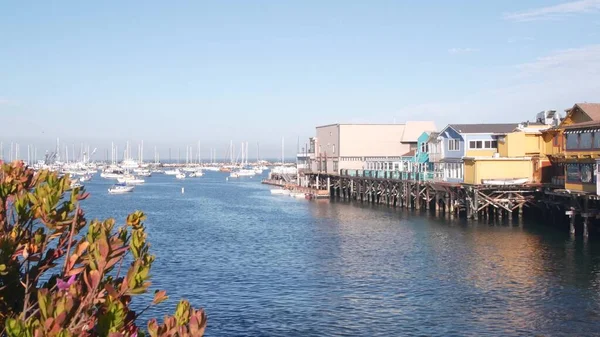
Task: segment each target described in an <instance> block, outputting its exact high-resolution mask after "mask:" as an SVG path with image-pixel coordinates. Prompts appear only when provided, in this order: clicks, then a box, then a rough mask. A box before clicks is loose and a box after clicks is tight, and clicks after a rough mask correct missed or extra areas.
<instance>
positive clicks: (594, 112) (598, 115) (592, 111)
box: [566, 103, 600, 121]
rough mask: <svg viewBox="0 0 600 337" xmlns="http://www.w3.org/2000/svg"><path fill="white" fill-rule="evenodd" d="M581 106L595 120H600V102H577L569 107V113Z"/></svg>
mask: <svg viewBox="0 0 600 337" xmlns="http://www.w3.org/2000/svg"><path fill="white" fill-rule="evenodd" d="M576 107H579V109H581V110H582V111H583V112H585V114H586V115H588V116H590V118H591V119H592V120H593V121H600V103H577V104H575V105H574V106H573V107H572V108H571V109H567V110H566V111H567V113H569V112H570V111H571V110H573V109H575V108H576Z"/></svg>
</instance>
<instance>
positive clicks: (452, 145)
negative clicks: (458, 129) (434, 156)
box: [448, 139, 460, 151]
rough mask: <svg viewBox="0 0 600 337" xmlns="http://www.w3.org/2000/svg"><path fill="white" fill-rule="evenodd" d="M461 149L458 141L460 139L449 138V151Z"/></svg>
mask: <svg viewBox="0 0 600 337" xmlns="http://www.w3.org/2000/svg"><path fill="white" fill-rule="evenodd" d="M458 150H460V145H459V143H458V139H448V151H458Z"/></svg>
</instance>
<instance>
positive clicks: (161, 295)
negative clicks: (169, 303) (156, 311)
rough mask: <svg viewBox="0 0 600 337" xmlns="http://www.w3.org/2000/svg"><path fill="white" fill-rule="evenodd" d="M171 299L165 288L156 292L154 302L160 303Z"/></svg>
mask: <svg viewBox="0 0 600 337" xmlns="http://www.w3.org/2000/svg"><path fill="white" fill-rule="evenodd" d="M167 299H169V296H167V292H166V291H165V290H157V291H155V292H154V300H152V304H155V305H156V304H160V303H162V302H164V301H166V300H167Z"/></svg>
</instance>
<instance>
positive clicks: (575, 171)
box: [567, 164, 596, 184]
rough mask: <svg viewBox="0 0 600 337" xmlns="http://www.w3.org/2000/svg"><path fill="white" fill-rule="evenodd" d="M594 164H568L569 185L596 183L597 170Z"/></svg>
mask: <svg viewBox="0 0 600 337" xmlns="http://www.w3.org/2000/svg"><path fill="white" fill-rule="evenodd" d="M594 166H595V165H594V164H567V182H568V183H584V184H595V183H596V173H595V171H596V168H595V167H594Z"/></svg>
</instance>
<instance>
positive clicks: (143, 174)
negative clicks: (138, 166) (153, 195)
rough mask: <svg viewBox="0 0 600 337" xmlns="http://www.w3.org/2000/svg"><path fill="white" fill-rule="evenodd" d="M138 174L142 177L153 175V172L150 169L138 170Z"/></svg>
mask: <svg viewBox="0 0 600 337" xmlns="http://www.w3.org/2000/svg"><path fill="white" fill-rule="evenodd" d="M137 175H138V176H140V177H150V176H151V175H152V173H151V172H150V171H148V170H141V171H139V172H137Z"/></svg>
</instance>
